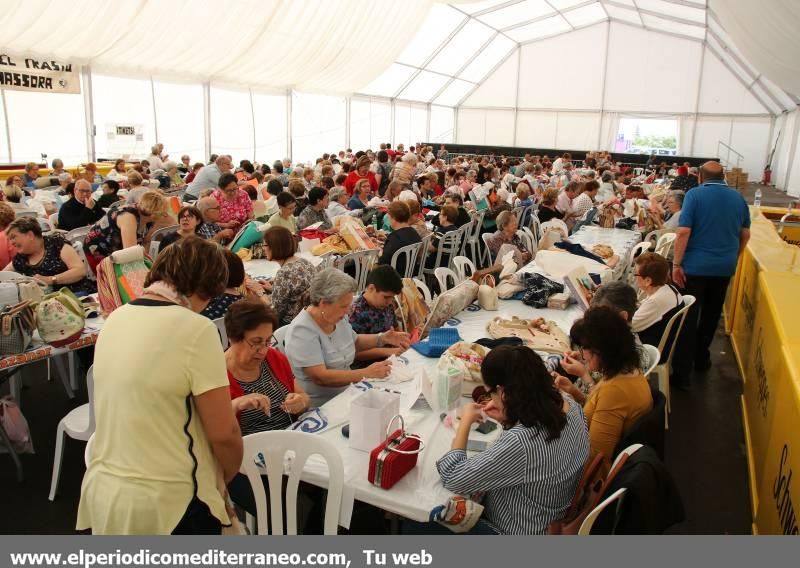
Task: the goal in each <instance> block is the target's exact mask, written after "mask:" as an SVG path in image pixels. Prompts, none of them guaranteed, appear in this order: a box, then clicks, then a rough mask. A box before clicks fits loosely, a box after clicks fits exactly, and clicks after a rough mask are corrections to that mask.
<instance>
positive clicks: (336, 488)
mask: <svg viewBox="0 0 800 568" xmlns="http://www.w3.org/2000/svg"><path fill="white" fill-rule="evenodd" d="M242 441H243V443H244V458H243V459H242V467H241V471H242V473H244V474H245V475H246V476H247V479H248V480H249V481H250V487H251V488H252V490H253V496H254V497H255V502H256V518H257V520H258V534H260V535H266V534H267V528H268V527H269V526H270V525H271V527H272V534H288V535H296V534H297V488H298V485H299V483H300V475H301V474H302V473H303V468H304V466H305V463H306V461H307V460H308V458H309V457H311V456H313V455H319V456H321V457H322V458H323V459H324V460H325V461H326V462H327V464H328V487H327V489H328V499H327V501H326V503H325V522H324V533H325V534H327V535H335V534H336V529H337V526H338V525H339V512H340V509H341V505H342V493H343V487H344V463H343V462H342V456H341V454H340V453H339V451H338V450H337V449H336V448H335V447H334V446H333V445H332V444H331V443H330V442H328V441H327V440H325V439H324V438H320V437H319V436H316V435H314V434H308V433H305V432H295V431H291V430H275V431H271V432H259V433H257V434H250V435H249V436H245V437H244V438H243V439H242ZM287 452H293V453H294V460H293V461H292V464H291V471H290V473H289V475H288V481H287V482H286V505H285V508H286V530H285V531H284V526H283V509H284V501H283V495H282V493H283V492H282V488H283V476H284V465H283V464H284V459H285V458H286V453H287ZM261 456H263V461H264V465H263V467H259V466H258V465H256V461H255V460H256V459H259V458H260V457H261ZM264 468H265V469H266V473H267V479H268V480H269V506H270V510H269V517H267V515H268V512H267V496H266V492H265V491H264V483H263V482H262V480H261V476H262V474H263V472H264ZM268 518H269V522H267V519H268Z"/></svg>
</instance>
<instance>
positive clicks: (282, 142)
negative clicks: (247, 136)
mask: <svg viewBox="0 0 800 568" xmlns="http://www.w3.org/2000/svg"><path fill="white" fill-rule="evenodd" d="M253 113H254V114H255V119H256V160H258V161H259V162H261V163H264V164H272V163H273V162H274V161H275V160H282V159H283V158H285V157H286V116H287V115H286V95H267V94H263V93H255V92H254V93H253Z"/></svg>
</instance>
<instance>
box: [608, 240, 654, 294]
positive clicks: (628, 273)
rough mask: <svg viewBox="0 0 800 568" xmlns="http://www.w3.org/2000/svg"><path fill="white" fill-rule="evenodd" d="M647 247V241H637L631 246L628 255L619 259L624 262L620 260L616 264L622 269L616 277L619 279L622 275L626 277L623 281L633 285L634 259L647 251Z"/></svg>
mask: <svg viewBox="0 0 800 568" xmlns="http://www.w3.org/2000/svg"><path fill="white" fill-rule="evenodd" d="M649 249H650V242H649V241H644V242H641V243H638V244H637V245H636V246H635V247H633V248H632V249H631V251H630V252H629V253H628V256H627V257H626V258H625V259H621V260H624V261H625V262H624V263H623V262H621V263H620V264H618V265H617V266H618V267H619V266H620V265H621V266H622V267H623V269H622V271H621V273H620V274H618V275H615V276H616V279H617V280H619V279H622V278H624V277H627V280H625V281H626V282H628V284H631V285H633V284H634V280H635V278H634V277H633V273H634V272H635V271H636V259H637V258H639V256H641V255H642V254H644V253H645V252H647V251H648V250H649Z"/></svg>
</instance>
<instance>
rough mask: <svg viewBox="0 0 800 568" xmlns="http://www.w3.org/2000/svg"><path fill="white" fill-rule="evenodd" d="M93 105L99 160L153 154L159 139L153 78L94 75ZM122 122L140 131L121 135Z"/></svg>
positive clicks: (142, 156) (96, 150) (140, 156)
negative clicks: (151, 80)
mask: <svg viewBox="0 0 800 568" xmlns="http://www.w3.org/2000/svg"><path fill="white" fill-rule="evenodd" d="M92 104H93V107H94V124H95V132H96V135H95V152H96V154H97V158H98V159H103V158H124V157H126V156H127V157H130V158H145V157H147V156H148V155H149V154H150V148H151V147H152V146H153V144H155V143H156V142H157V140H156V130H155V115H154V114H153V92H152V90H151V86H150V80H149V79H126V78H122V77H116V76H109V75H100V74H92ZM118 125H119V126H133V127H134V129H135V132H136V134H135V135H134V136H117V135H116V132H117V130H116V126H118ZM167 151H168V152H169V150H167Z"/></svg>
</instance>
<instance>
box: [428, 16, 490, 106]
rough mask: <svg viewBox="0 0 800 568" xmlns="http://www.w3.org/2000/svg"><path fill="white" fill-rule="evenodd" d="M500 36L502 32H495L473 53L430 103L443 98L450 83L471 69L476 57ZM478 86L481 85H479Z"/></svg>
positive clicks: (429, 100)
mask: <svg viewBox="0 0 800 568" xmlns="http://www.w3.org/2000/svg"><path fill="white" fill-rule="evenodd" d="M498 35H500V32H495V33H493V34H492V35H491V37H490V38H489V39H487V40H486V41H485V42H484V43H483V45H482V46H481V47H480V49H479V50H478V51H476V52H475V53H473V54H472V57H470V58H469V59H467V61H465V62H464V65H462V66H461V67H460V68H459V69H458V71H456V72H455V73H454V74H453V75H452V76H451V77H450V79H449V80H448V81H446V82H445V84H444V85H442V87H441V88H440V89H439V90H438V91H436V93H435V94H434V95H433V97H431V98H430V99H428V102H429V103H431V102H433V101H435V100H436V99H438V98H439V96H441V94H442V93H443V92H444V90H445V89H446V88H447V87H449V86H450V83H452V82H453V81H455V80H456V77H458V76H459V75H461V74H462V73H463V72H464V70H465V69H466V68H467V67H469V66H470V64H471V63H472V62H473V61H475V58H476V57H478V56H479V55H480V54H481V53H483V50H484V49H486V48H487V47H489V44H491V43H492V42H493V41H494V39H495V38H496V37H497V36H498ZM460 80H461V81H464V79H460ZM467 82H468V83H472V81H467ZM473 84H476V83H473ZM478 84H479V83H478Z"/></svg>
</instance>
